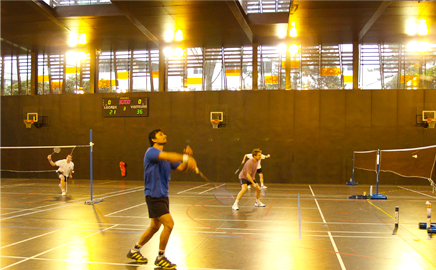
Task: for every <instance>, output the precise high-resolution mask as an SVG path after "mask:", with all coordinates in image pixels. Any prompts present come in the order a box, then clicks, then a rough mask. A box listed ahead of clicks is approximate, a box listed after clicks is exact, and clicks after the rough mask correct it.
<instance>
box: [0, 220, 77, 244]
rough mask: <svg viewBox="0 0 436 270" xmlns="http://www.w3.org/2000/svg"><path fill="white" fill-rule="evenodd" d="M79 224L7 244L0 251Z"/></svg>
mask: <svg viewBox="0 0 436 270" xmlns="http://www.w3.org/2000/svg"><path fill="white" fill-rule="evenodd" d="M79 224H82V223H77V224H74V225H71V226H67V227H65V228H62V229H58V230H54V231H51V232H48V233H43V234H40V235H37V236H34V237H31V238H27V239H24V240H21V241H18V242H15V243H12V244H9V245H6V246H2V247H0V249H3V248H7V247H10V246H15V245H18V244H21V243H24V242H27V241H30V240H33V239H36V238H39V237H43V236H46V235H49V234H52V233H55V232H58V231H63V230H67V229H69V228H72V227H74V226H77V225H79Z"/></svg>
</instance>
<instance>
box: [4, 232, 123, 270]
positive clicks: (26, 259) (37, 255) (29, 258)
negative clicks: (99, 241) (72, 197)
mask: <svg viewBox="0 0 436 270" xmlns="http://www.w3.org/2000/svg"><path fill="white" fill-rule="evenodd" d="M116 226H118V225H113V226H111V227H109V228H106V229H104V230H100V231H98V232H95V233H92V234H89V235H87V236H85V237H81V238H78V239H75V240H73V241H70V242H67V243H65V244H62V245H60V246H57V247H54V248H51V249H48V250H46V251H43V252H41V253H38V254H36V255H33V256H32V257H27V258H25V259H23V260H21V261H18V262H16V263H13V264H10V265H8V266H5V267H3V268H1V269H6V268H9V267H12V266H14V265H17V264H20V263H23V262H26V261H28V260H31V259H34V258H36V257H39V256H41V255H44V254H46V253H49V252H51V251H53V250H55V249H58V248H61V247H64V246H67V245H70V244H72V243H75V242H77V240H82V239H85V238H88V237H90V236H93V235H96V234H99V233H101V232H104V231H107V230H110V229H112V228H114V227H116Z"/></svg>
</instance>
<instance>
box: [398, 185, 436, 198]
mask: <svg viewBox="0 0 436 270" xmlns="http://www.w3.org/2000/svg"><path fill="white" fill-rule="evenodd" d="M398 187H399V188H402V189H405V190H408V191H412V192H415V193H418V194H421V195H424V196H427V197H430V198H433V199H436V196H431V195H428V194H425V193H422V192H419V191H416V190H413V189H408V188H405V187H400V186H398Z"/></svg>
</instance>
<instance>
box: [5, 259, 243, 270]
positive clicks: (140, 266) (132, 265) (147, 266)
mask: <svg viewBox="0 0 436 270" xmlns="http://www.w3.org/2000/svg"><path fill="white" fill-rule="evenodd" d="M0 257H1V258H10V259H26V257H21V256H0ZM30 259H31V260H36V261H52V262H65V263H74V264H94V265H116V266H130V267H129V268H132V269H133V268H135V269H137V268H138V269H156V266H155V265H152V264H139V263H135V262H132V263H110V262H95V261H84V260H60V259H49V258H30ZM157 269H159V268H157ZM177 269H179V270H181V269H192V270H239V268H237V269H236V268H197V267H187V266H177Z"/></svg>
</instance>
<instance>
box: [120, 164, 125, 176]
mask: <svg viewBox="0 0 436 270" xmlns="http://www.w3.org/2000/svg"><path fill="white" fill-rule="evenodd" d="M120 170H121V176H126V163H124V162H122V161H120Z"/></svg>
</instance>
